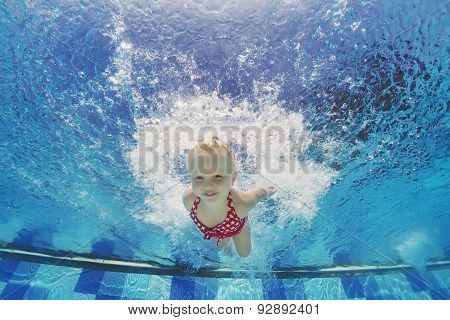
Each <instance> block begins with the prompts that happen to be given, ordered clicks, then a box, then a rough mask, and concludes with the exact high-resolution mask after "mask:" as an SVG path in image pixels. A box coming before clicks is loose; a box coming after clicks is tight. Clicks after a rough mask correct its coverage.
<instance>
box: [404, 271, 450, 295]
mask: <svg viewBox="0 0 450 320" xmlns="http://www.w3.org/2000/svg"><path fill="white" fill-rule="evenodd" d="M404 275H405V277H406V279H407V280H408V282H409V284H410V285H411V289H412V290H413V291H414V292H422V291H426V292H430V294H431V297H432V298H433V299H434V300H448V299H449V293H448V291H447V290H446V289H445V288H441V287H440V285H439V283H438V281H437V280H436V278H435V277H434V275H433V274H432V273H431V272H428V271H422V272H417V271H412V272H405V273H404Z"/></svg>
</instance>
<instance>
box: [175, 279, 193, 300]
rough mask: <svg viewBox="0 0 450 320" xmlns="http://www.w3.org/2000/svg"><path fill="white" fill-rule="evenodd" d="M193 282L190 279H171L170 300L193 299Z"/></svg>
mask: <svg viewBox="0 0 450 320" xmlns="http://www.w3.org/2000/svg"><path fill="white" fill-rule="evenodd" d="M194 291H195V281H194V279H193V278H191V277H172V284H171V286H170V299H171V300H192V299H194V294H195V293H194Z"/></svg>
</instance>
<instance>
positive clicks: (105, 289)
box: [97, 272, 127, 298]
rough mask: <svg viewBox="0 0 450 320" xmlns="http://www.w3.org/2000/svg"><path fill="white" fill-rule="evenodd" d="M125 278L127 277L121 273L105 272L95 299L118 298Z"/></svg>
mask: <svg viewBox="0 0 450 320" xmlns="http://www.w3.org/2000/svg"><path fill="white" fill-rule="evenodd" d="M126 277H127V275H126V274H125V273H122V272H105V274H104V276H103V280H102V282H101V285H100V288H99V290H98V293H97V298H98V297H99V296H105V297H108V296H110V297H120V296H121V295H122V290H123V285H124V283H125V280H126Z"/></svg>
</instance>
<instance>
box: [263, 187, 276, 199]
mask: <svg viewBox="0 0 450 320" xmlns="http://www.w3.org/2000/svg"><path fill="white" fill-rule="evenodd" d="M263 189H264V191H266V198H269V197H271V196H273V195H274V193H275V192H277V188H276V187H275V186H268V187H266V188H263Z"/></svg>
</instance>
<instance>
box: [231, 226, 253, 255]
mask: <svg viewBox="0 0 450 320" xmlns="http://www.w3.org/2000/svg"><path fill="white" fill-rule="evenodd" d="M233 240H234V245H235V246H236V251H237V253H239V255H240V256H241V257H247V256H248V255H249V254H250V251H251V250H252V237H251V229H250V222H249V221H247V222H246V223H245V226H244V228H242V230H241V232H239V234H237V235H235V236H234V237H233Z"/></svg>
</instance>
